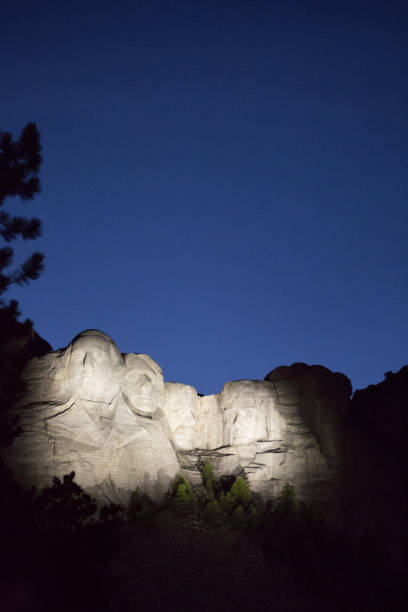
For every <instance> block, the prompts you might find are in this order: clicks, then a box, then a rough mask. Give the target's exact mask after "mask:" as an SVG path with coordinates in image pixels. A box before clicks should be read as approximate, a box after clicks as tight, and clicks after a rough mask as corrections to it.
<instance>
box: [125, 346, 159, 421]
mask: <svg viewBox="0 0 408 612" xmlns="http://www.w3.org/2000/svg"><path fill="white" fill-rule="evenodd" d="M126 366H127V373H126V377H125V379H124V380H123V382H122V391H123V394H124V396H125V397H126V399H127V400H128V404H129V405H130V407H131V409H132V410H133V411H134V412H137V413H140V414H142V415H150V414H153V413H154V412H155V411H156V410H157V408H158V406H159V403H160V395H161V386H162V384H163V383H162V381H161V380H159V379H160V378H161V377H160V376H159V375H158V373H157V372H155V371H154V369H153V368H152V367H150V365H149V364H148V363H147V362H146V361H145V359H144V358H143V357H141V356H140V355H134V354H128V355H126ZM160 383H161V384H160Z"/></svg>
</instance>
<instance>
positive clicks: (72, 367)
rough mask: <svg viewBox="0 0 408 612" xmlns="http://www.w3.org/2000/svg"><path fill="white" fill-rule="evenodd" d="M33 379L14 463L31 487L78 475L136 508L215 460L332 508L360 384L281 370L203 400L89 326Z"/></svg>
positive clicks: (224, 469)
mask: <svg viewBox="0 0 408 612" xmlns="http://www.w3.org/2000/svg"><path fill="white" fill-rule="evenodd" d="M22 379H23V382H24V386H25V391H24V393H23V394H22V396H21V397H20V398H19V400H18V402H17V404H16V406H15V414H16V415H18V416H19V418H20V425H21V427H22V435H21V436H19V437H17V438H16V439H15V441H14V444H13V446H12V448H11V450H10V452H9V453H8V457H7V459H8V462H9V464H10V465H11V466H12V467H13V469H14V471H15V472H16V474H17V476H18V478H19V479H20V480H21V481H22V482H23V483H24V484H26V485H32V484H34V485H36V486H37V487H42V486H45V485H48V484H50V482H51V480H52V477H53V476H54V475H56V476H62V475H63V474H66V473H68V472H70V471H75V473H76V480H77V482H78V483H79V484H80V485H81V486H82V487H83V488H85V489H86V490H87V491H89V492H90V493H91V494H92V495H93V496H94V497H96V499H98V500H100V501H114V502H121V503H124V504H126V502H127V501H128V499H129V496H130V494H131V492H132V491H133V490H135V489H137V488H139V489H140V490H141V491H143V492H145V493H146V494H148V495H149V496H151V497H152V498H155V499H160V498H161V497H163V495H164V493H165V492H166V491H167V489H168V488H169V486H170V483H171V482H172V480H173V478H174V476H175V475H176V474H177V473H178V472H181V473H183V474H184V475H186V476H188V478H189V479H190V480H191V481H192V482H193V483H199V482H200V480H201V479H200V472H199V468H200V465H201V464H202V462H203V461H204V460H206V459H209V460H210V461H211V462H212V464H213V467H214V471H215V474H216V476H218V477H220V476H223V475H227V474H234V475H238V474H242V475H244V476H245V477H246V478H247V480H248V482H249V485H250V487H251V488H252V490H253V491H255V492H257V493H259V494H260V495H261V496H262V497H263V498H264V499H269V498H271V497H273V496H275V495H277V494H279V493H280V492H281V490H282V488H283V486H284V485H285V484H286V483H287V482H289V483H291V484H292V485H293V486H294V488H295V491H296V494H297V496H298V498H300V499H303V500H307V501H324V500H327V499H328V498H330V496H331V495H332V491H331V484H332V483H333V482H334V481H335V480H336V477H337V475H338V473H339V471H340V470H341V468H342V465H343V450H344V449H343V447H344V422H345V419H346V417H347V414H348V410H349V405H350V394H351V385H350V382H349V381H348V379H347V378H346V377H345V376H343V375H342V374H333V373H332V372H330V371H329V370H327V369H326V368H323V367H321V366H306V365H305V364H294V365H293V366H291V367H281V368H277V369H275V370H273V371H272V372H270V373H269V374H268V375H267V376H266V379H265V380H256V381H254V380H239V381H232V382H227V383H226V384H225V386H224V388H223V390H222V392H221V393H220V394H217V395H210V396H199V395H198V394H197V392H196V390H195V389H194V388H193V387H191V386H189V385H184V384H180V383H171V382H166V383H164V380H163V375H162V371H161V368H160V367H159V366H158V364H157V363H155V362H154V361H153V360H152V359H151V358H150V357H148V356H147V355H139V354H133V353H129V354H125V355H122V354H121V353H120V352H119V350H118V349H117V347H116V345H115V344H114V342H113V341H112V340H111V338H109V337H108V336H106V334H103V333H102V332H100V331H98V330H87V331H85V332H82V333H81V334H79V335H78V336H77V337H76V338H75V339H74V340H73V341H72V342H71V343H70V344H69V345H68V347H67V348H66V349H61V350H59V351H56V352H50V353H47V354H46V355H44V356H42V357H38V358H35V359H32V360H30V361H29V362H28V364H27V365H26V367H25V369H24V371H23V374H22Z"/></svg>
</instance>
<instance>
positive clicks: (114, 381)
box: [68, 330, 124, 403]
mask: <svg viewBox="0 0 408 612" xmlns="http://www.w3.org/2000/svg"><path fill="white" fill-rule="evenodd" d="M123 372H124V363H123V359H122V356H121V354H120V353H119V351H118V349H117V348H116V346H115V344H114V343H113V341H112V340H111V339H110V338H109V336H107V335H106V334H103V333H102V332H100V331H98V330H86V331H85V332H82V333H81V334H79V335H78V336H77V337H76V338H75V339H74V340H73V342H72V343H71V351H70V355H69V360H68V377H69V385H70V387H71V390H72V392H73V395H74V396H75V397H77V398H78V399H83V400H89V401H93V402H108V403H109V402H111V401H112V399H113V398H114V397H115V395H116V394H117V393H118V392H119V389H120V382H121V378H122V376H123Z"/></svg>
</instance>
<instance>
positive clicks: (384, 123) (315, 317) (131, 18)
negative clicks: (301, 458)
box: [0, 0, 408, 394]
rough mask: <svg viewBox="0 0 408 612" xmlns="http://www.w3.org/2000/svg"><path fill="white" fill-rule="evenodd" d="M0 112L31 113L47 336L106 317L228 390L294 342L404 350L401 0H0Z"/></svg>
mask: <svg viewBox="0 0 408 612" xmlns="http://www.w3.org/2000/svg"><path fill="white" fill-rule="evenodd" d="M0 23H1V32H2V35H1V40H0V51H1V58H2V62H1V73H2V80H1V96H0V110H1V114H0V117H1V124H0V129H2V130H4V131H11V132H12V133H13V134H14V136H18V135H19V133H20V131H21V129H22V128H23V127H24V125H25V124H26V123H27V122H28V121H35V122H36V123H37V127H38V129H39V130H40V133H41V139H42V145H43V157H44V163H43V166H42V168H41V174H40V177H41V183H42V194H41V195H40V196H38V197H36V198H35V200H34V201H33V202H32V203H21V202H20V201H19V200H11V199H7V200H6V202H5V205H4V208H5V209H6V210H10V211H12V212H14V213H15V214H27V215H37V216H38V217H40V218H41V219H42V221H43V226H44V231H43V238H42V239H41V240H38V241H36V242H34V243H27V244H23V245H21V246H20V245H19V246H18V247H17V249H16V251H17V254H16V255H17V257H16V263H18V261H19V260H21V258H22V257H23V255H24V253H25V252H31V251H32V250H42V251H43V252H44V253H45V254H46V270H45V272H44V273H43V275H42V276H41V278H40V279H39V280H38V281H35V282H33V283H32V284H31V285H30V286H29V287H26V288H22V289H12V290H10V291H9V292H8V297H9V298H16V299H18V300H19V302H20V307H21V310H22V312H23V316H24V317H29V318H30V319H32V320H33V321H34V324H35V328H36V329H37V331H38V332H39V333H40V335H42V336H43V337H44V338H45V339H47V340H48V341H49V342H50V343H51V344H52V346H53V348H55V349H57V348H59V347H61V346H66V344H67V343H68V342H69V341H70V340H71V339H72V337H73V336H74V335H75V334H77V333H78V332H79V331H81V330H83V329H85V328H89V327H96V328H99V329H102V330H103V331H105V332H106V333H108V334H109V335H111V336H112V337H113V339H114V340H115V341H116V343H117V344H118V346H119V348H120V350H121V351H122V352H141V353H148V354H149V355H151V356H152V357H153V359H155V360H156V361H158V362H159V364H160V365H161V366H162V367H163V370H164V376H165V379H166V380H174V381H179V382H184V383H188V384H192V385H193V386H195V387H196V388H197V390H198V391H199V392H201V393H205V394H207V393H212V392H218V391H220V389H221V388H222V385H223V383H224V382H226V381H227V380H231V379H239V378H255V379H262V378H263V377H264V376H265V375H266V374H267V373H268V372H269V371H270V370H271V369H272V368H274V367H276V366H278V365H284V364H291V363H293V362H294V361H304V362H307V363H320V364H323V365H326V366H327V367H329V368H330V369H332V370H335V371H342V372H344V373H345V374H347V375H348V376H349V377H350V378H351V380H352V383H353V387H354V388H359V387H360V388H361V387H364V386H366V385H367V384H369V383H376V382H378V381H380V380H382V379H383V375H384V372H385V371H387V370H394V371H395V370H397V369H399V368H400V367H401V366H402V365H403V364H404V363H407V361H408V360H407V351H406V347H407V340H408V333H407V328H408V325H407V315H406V312H407V297H408V283H407V268H408V266H407V263H408V262H407V260H408V250H407V240H406V235H407V229H408V216H407V206H406V203H407V195H408V181H407V167H408V156H407V135H408V121H407V111H406V109H407V98H408V96H407V91H408V87H407V64H408V61H407V58H408V44H407V40H408V36H407V33H408V28H407V8H406V4H405V2H397V1H392V0H389V1H388V2H384V1H382V2H376V1H367V2H362V1H359V0H354V1H353V2H347V1H342V2H337V1H332V2H331V1H330V0H329V1H327V0H326V1H324V2H323V1H322V2H319V1H316V2H312V1H310V2H309V1H307V0H302V1H299V2H295V1H290V0H285V1H283V0H282V1H272V0H270V1H269V2H261V1H256V0H254V1H249V0H247V1H232V0H231V1H228V0H227V1H223V0H218V1H217V2H213V1H207V2H205V1H199V0H190V2H181V1H180V2H177V1H175V2H170V1H167V2H166V1H151V0H142V1H137V0H133V1H127V2H125V1H123V0H116V1H115V2H113V1H109V2H108V1H104V0H98V2H94V1H86V0H81V1H80V2H79V1H70V2H65V3H62V2H55V0H53V1H52V2H51V1H42V2H41V1H39V2H31V1H30V0H26V1H18V0H13V1H12V2H1V8H0Z"/></svg>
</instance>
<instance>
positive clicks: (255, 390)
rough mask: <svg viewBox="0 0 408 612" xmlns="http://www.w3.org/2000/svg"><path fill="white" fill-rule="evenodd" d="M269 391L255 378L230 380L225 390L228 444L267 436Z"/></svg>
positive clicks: (223, 401)
mask: <svg viewBox="0 0 408 612" xmlns="http://www.w3.org/2000/svg"><path fill="white" fill-rule="evenodd" d="M269 404H270V398H269V396H268V392H267V390H266V389H264V388H263V387H262V386H259V385H258V384H257V383H255V382H254V381H250V380H245V381H235V382H230V383H227V384H226V385H225V387H224V389H223V391H222V406H223V410H224V423H225V430H226V440H225V441H226V443H228V444H231V445H233V446H241V445H246V444H252V443H253V442H255V441H256V440H266V439H267V438H268V431H267V419H268V407H269Z"/></svg>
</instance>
